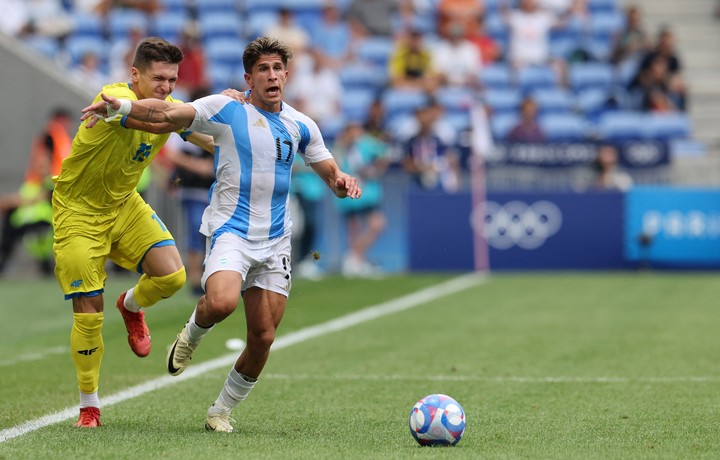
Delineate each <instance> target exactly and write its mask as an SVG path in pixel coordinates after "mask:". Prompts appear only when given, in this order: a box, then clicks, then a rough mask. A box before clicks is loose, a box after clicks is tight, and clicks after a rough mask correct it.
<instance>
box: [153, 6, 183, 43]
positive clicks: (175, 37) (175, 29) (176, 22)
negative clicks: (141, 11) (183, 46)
mask: <svg viewBox="0 0 720 460" xmlns="http://www.w3.org/2000/svg"><path fill="white" fill-rule="evenodd" d="M186 24H188V17H187V15H186V14H185V13H184V12H177V13H175V12H173V13H170V12H168V13H163V14H158V15H156V16H155V17H153V18H152V20H151V23H150V30H151V31H152V33H153V34H154V35H156V36H158V37H162V38H164V39H165V40H168V41H170V42H173V43H176V42H178V41H179V39H180V36H181V35H182V31H183V29H184V28H185V25H186Z"/></svg>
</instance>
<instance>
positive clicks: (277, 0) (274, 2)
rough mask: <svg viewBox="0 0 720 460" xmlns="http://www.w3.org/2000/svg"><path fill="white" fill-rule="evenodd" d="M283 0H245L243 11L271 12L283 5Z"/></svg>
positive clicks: (275, 11)
mask: <svg viewBox="0 0 720 460" xmlns="http://www.w3.org/2000/svg"><path fill="white" fill-rule="evenodd" d="M283 3H285V0H245V1H244V4H245V5H244V6H245V11H247V12H248V13H257V12H273V13H277V11H278V10H279V9H280V8H282V7H283Z"/></svg>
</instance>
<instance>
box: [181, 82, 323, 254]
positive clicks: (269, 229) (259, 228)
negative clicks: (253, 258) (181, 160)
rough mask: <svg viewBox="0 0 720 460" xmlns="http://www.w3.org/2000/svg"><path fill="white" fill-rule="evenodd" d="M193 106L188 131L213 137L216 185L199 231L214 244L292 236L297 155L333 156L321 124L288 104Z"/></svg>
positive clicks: (206, 101)
mask: <svg viewBox="0 0 720 460" xmlns="http://www.w3.org/2000/svg"><path fill="white" fill-rule="evenodd" d="M191 104H192V105H193V107H195V112H196V114H195V120H194V121H193V123H192V125H191V126H190V130H191V131H196V132H199V133H204V134H209V135H211V136H213V138H214V139H215V183H214V184H213V185H212V187H211V189H210V205H209V206H208V207H207V209H205V213H204V214H203V219H202V226H201V227H200V232H201V233H202V234H203V235H205V236H212V238H213V241H214V240H215V239H216V238H217V237H219V236H220V235H221V234H223V233H225V232H232V233H235V234H236V235H239V236H240V237H242V238H245V239H247V240H253V241H262V240H269V239H273V238H277V237H279V236H283V235H286V234H289V233H290V231H291V228H292V220H291V218H290V212H289V208H288V199H289V193H288V192H289V190H290V172H291V169H292V163H293V158H294V157H295V154H296V153H300V156H301V157H302V158H303V160H305V163H306V164H311V163H317V162H319V161H323V160H326V159H329V158H332V154H331V153H330V152H329V151H328V149H327V147H326V146H325V143H324V141H323V138H322V135H321V134H320V130H319V129H318V126H317V124H316V123H315V122H314V121H313V120H311V119H310V118H309V117H308V116H306V115H305V114H303V113H300V112H298V111H297V110H295V109H293V108H292V107H291V106H289V105H288V104H286V103H284V102H283V104H282V110H281V111H280V112H277V113H271V112H265V111H264V110H260V109H258V108H257V107H255V106H253V105H251V104H241V103H239V102H238V101H236V100H234V99H232V98H230V97H227V96H223V95H213V96H208V97H204V98H202V99H198V100H197V101H194V102H192V103H191Z"/></svg>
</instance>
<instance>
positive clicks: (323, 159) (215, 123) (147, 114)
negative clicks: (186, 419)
mask: <svg viewBox="0 0 720 460" xmlns="http://www.w3.org/2000/svg"><path fill="white" fill-rule="evenodd" d="M291 57H292V52H291V51H290V49H289V48H288V47H287V46H286V45H284V44H282V43H281V42H279V41H277V40H276V39H273V38H268V37H260V38H257V39H255V40H254V41H252V42H251V43H250V44H248V45H247V47H246V48H245V51H244V53H243V64H244V66H245V69H246V72H247V73H246V74H245V81H246V83H247V84H248V86H249V87H250V90H251V93H250V97H249V102H250V104H246V105H243V104H240V103H239V102H237V101H234V100H232V99H231V98H229V97H226V96H223V95H213V96H208V97H205V98H201V99H198V100H196V101H194V102H191V103H188V104H172V103H167V102H163V101H159V100H142V101H135V100H133V101H131V100H121V99H118V98H116V97H111V96H109V95H103V96H102V97H103V101H104V103H103V101H99V102H97V103H95V104H93V105H91V106H88V107H86V108H85V109H83V112H84V113H85V114H84V115H83V117H82V118H83V119H91V120H96V119H97V117H100V116H107V115H108V113H109V114H111V115H112V114H116V113H120V114H123V116H129V117H130V118H136V119H138V120H142V121H147V122H160V123H170V124H171V125H173V124H174V125H175V126H174V127H175V128H180V127H187V128H189V129H190V130H191V131H193V132H200V133H205V134H209V135H211V136H212V137H213V138H214V142H215V164H216V167H215V173H216V181H215V184H214V185H213V187H212V189H211V198H210V205H209V206H208V208H207V209H206V210H205V213H204V215H203V222H202V227H201V232H202V233H203V234H204V235H205V236H206V237H207V246H208V251H207V256H206V258H205V271H204V273H203V278H202V283H203V288H204V289H205V295H204V296H202V297H201V298H200V300H199V301H198V304H197V306H196V308H195V310H194V311H193V313H192V315H191V316H190V319H189V320H188V322H187V324H186V325H185V327H184V328H183V330H182V331H181V332H180V333H179V334H178V336H177V339H176V340H175V342H174V343H173V345H172V347H171V348H170V351H169V353H168V359H167V370H168V372H169V373H170V374H172V375H178V374H180V373H181V372H182V371H183V370H184V369H185V367H186V366H187V365H188V363H189V361H190V359H191V356H192V353H193V351H194V350H195V348H196V347H197V346H198V344H199V343H200V340H201V339H202V338H203V336H204V335H205V334H207V333H208V332H209V331H210V329H211V328H212V327H213V325H215V324H216V323H219V322H220V321H222V320H224V319H225V318H227V317H228V316H229V315H230V314H231V313H232V312H233V311H235V309H236V308H237V306H238V304H239V302H240V298H241V296H242V300H243V304H244V308H245V317H246V321H247V345H246V347H245V349H244V350H243V351H242V353H241V354H240V356H239V357H238V359H237V361H236V362H235V365H234V366H233V368H232V369H231V371H230V374H229V375H228V377H227V379H226V381H225V385H224V386H223V389H222V391H221V392H220V394H219V396H218V398H217V399H216V401H215V403H214V404H213V405H212V406H210V408H209V409H208V412H207V417H206V423H205V427H206V429H208V430H213V431H224V432H229V431H233V426H232V419H231V418H230V414H231V411H232V410H233V409H234V408H235V407H236V406H237V405H238V404H239V403H240V402H241V401H243V400H244V399H245V398H246V397H247V395H248V393H249V392H250V390H252V388H253V387H254V386H255V383H256V382H257V379H258V377H259V376H260V373H261V372H262V369H263V367H264V366H265V363H266V361H267V359H268V355H269V353H270V346H271V345H272V343H273V341H274V339H275V335H276V330H277V327H278V325H279V324H280V320H281V319H282V316H283V313H284V312H285V305H286V302H287V297H288V295H289V293H290V286H291V276H290V273H291V267H290V253H291V250H290V234H291V226H292V222H291V219H290V214H289V212H288V192H289V189H290V172H291V168H292V163H293V158H294V156H295V155H296V154H298V153H299V154H300V156H301V157H302V158H303V159H304V160H305V162H306V163H307V164H309V165H310V167H311V168H312V169H313V170H314V171H315V173H317V174H318V175H319V176H320V177H321V178H322V179H323V180H324V182H325V183H326V184H327V185H328V186H329V187H330V189H331V190H332V191H333V192H334V193H335V195H336V196H338V197H340V198H346V197H347V198H351V199H358V198H360V196H361V195H362V190H361V189H360V187H359V185H358V182H357V179H356V178H355V177H352V176H350V175H348V174H346V173H344V172H343V171H341V170H340V168H339V167H338V165H337V163H336V162H335V160H334V158H333V156H332V154H331V153H330V152H329V151H328V149H327V148H326V147H325V144H324V142H323V139H322V135H321V133H320V130H319V129H318V127H317V124H316V123H315V122H314V121H313V120H311V119H310V118H308V117H307V116H305V115H304V114H302V113H300V112H298V111H297V110H295V109H293V108H292V107H291V106H289V105H288V104H286V103H284V102H283V101H282V96H283V89H284V86H285V82H286V80H287V77H288V70H287V64H288V60H289V59H290V58H291ZM93 123H94V121H91V122H89V126H91V125H92V124H93Z"/></svg>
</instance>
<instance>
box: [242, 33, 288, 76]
mask: <svg viewBox="0 0 720 460" xmlns="http://www.w3.org/2000/svg"><path fill="white" fill-rule="evenodd" d="M268 54H277V55H279V56H280V59H281V60H282V63H283V65H284V66H287V63H288V61H289V60H290V59H292V54H293V53H292V50H291V49H290V47H289V46H287V45H285V44H284V43H282V42H281V41H280V40H278V39H276V38H272V37H258V38H256V39H255V40H253V41H251V42H250V43H248V45H247V46H246V47H245V51H244V52H243V66H245V72H247V73H250V71H251V70H252V68H253V66H254V65H255V63H256V62H257V61H258V59H260V57H261V56H264V55H268Z"/></svg>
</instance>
